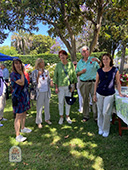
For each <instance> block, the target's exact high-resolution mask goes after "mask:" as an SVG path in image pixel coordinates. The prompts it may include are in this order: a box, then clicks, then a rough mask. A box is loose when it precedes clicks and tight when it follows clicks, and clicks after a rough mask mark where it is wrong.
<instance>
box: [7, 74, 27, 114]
mask: <svg viewBox="0 0 128 170" xmlns="http://www.w3.org/2000/svg"><path fill="white" fill-rule="evenodd" d="M10 79H11V86H12V96H16V97H17V99H18V104H17V106H13V111H14V113H23V112H25V111H27V110H28V109H29V108H30V99H29V93H28V81H27V79H26V78H25V83H24V86H20V85H18V84H17V83H16V82H15V81H17V80H18V79H21V75H20V74H18V73H14V72H12V73H11V74H10Z"/></svg>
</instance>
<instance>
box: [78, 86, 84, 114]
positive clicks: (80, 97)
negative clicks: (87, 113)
mask: <svg viewBox="0 0 128 170" xmlns="http://www.w3.org/2000/svg"><path fill="white" fill-rule="evenodd" d="M77 93H78V96H79V111H81V110H83V98H82V96H81V93H80V89H79V88H78V89H77Z"/></svg>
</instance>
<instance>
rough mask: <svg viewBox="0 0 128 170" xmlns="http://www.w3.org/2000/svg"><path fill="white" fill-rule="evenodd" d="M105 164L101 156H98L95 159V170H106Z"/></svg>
mask: <svg viewBox="0 0 128 170" xmlns="http://www.w3.org/2000/svg"><path fill="white" fill-rule="evenodd" d="M103 164H104V162H103V159H102V158H101V157H99V156H97V157H96V158H95V161H94V164H93V165H92V167H93V168H94V169H95V170H104V168H103V167H104V166H103Z"/></svg>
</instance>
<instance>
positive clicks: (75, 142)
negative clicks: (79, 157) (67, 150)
mask: <svg viewBox="0 0 128 170" xmlns="http://www.w3.org/2000/svg"><path fill="white" fill-rule="evenodd" d="M69 137H70V136H69ZM63 146H74V147H80V148H83V147H84V146H85V143H84V142H83V140H81V139H79V138H74V139H72V140H70V141H69V142H65V143H63Z"/></svg>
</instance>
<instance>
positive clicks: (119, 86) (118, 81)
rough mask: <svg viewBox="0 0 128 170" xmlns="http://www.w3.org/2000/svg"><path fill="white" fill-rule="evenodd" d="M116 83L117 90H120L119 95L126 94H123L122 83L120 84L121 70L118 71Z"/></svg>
mask: <svg viewBox="0 0 128 170" xmlns="http://www.w3.org/2000/svg"><path fill="white" fill-rule="evenodd" d="M116 85H117V90H118V92H119V95H120V96H121V97H123V96H125V95H123V94H122V93H121V84H120V74H119V71H117V73H116Z"/></svg>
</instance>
